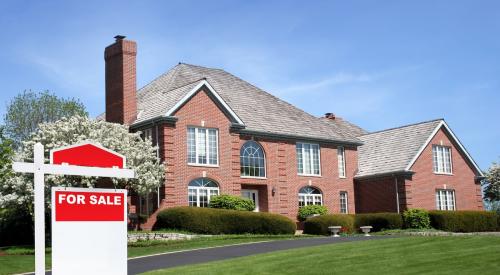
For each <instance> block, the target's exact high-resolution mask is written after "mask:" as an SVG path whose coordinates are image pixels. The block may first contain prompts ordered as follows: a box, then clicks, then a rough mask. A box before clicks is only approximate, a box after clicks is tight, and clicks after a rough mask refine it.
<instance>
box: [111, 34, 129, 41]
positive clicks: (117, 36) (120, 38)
mask: <svg viewBox="0 0 500 275" xmlns="http://www.w3.org/2000/svg"><path fill="white" fill-rule="evenodd" d="M114 38H115V39H116V41H120V40H123V39H125V38H126V36H125V35H116V36H115V37H114Z"/></svg>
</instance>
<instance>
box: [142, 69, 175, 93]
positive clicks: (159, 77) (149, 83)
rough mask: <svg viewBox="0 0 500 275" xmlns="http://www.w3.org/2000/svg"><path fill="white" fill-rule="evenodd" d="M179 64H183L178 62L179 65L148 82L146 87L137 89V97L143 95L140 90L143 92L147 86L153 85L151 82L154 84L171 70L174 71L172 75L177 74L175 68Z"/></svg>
mask: <svg viewBox="0 0 500 275" xmlns="http://www.w3.org/2000/svg"><path fill="white" fill-rule="evenodd" d="M181 64H183V63H181V62H179V64H177V65H175V66H174V67H173V68H172V69H170V70H167V71H166V72H164V73H162V74H160V75H159V76H157V77H155V78H154V79H153V80H151V81H149V82H148V83H147V84H146V85H144V86H142V87H141V88H139V89H137V95H139V93H141V94H142V93H143V91H142V90H143V89H144V88H146V87H148V86H149V85H151V84H153V82H155V81H157V80H159V79H161V78H162V77H164V76H165V75H167V74H169V73H170V72H172V71H173V70H175V71H174V72H173V73H177V70H176V68H177V67H178V66H179V65H181Z"/></svg>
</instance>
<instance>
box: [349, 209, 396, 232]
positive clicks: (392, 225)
mask: <svg viewBox="0 0 500 275" xmlns="http://www.w3.org/2000/svg"><path fill="white" fill-rule="evenodd" d="M355 224H356V228H357V229H358V228H359V227H360V226H367V225H371V226H372V227H373V229H372V230H371V231H372V232H376V231H381V230H383V229H401V228H403V219H402V218H401V215H400V214H398V213H373V214H356V215H355Z"/></svg>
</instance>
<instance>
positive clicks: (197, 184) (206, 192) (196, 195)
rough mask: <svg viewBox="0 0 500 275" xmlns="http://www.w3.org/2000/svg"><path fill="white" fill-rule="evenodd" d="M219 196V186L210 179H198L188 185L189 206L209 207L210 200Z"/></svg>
mask: <svg viewBox="0 0 500 275" xmlns="http://www.w3.org/2000/svg"><path fill="white" fill-rule="evenodd" d="M217 195H219V185H218V184H217V183H216V182H215V181H213V180H211V179H208V178H197V179H195V180H192V181H191V182H190V183H189V185H188V203H189V206H196V207H208V205H209V204H210V198H211V197H212V196H217Z"/></svg>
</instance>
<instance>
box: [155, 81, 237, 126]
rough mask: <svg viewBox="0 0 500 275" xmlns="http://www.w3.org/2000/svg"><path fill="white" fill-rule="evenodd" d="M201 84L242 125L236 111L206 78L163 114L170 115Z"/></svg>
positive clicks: (196, 90)
mask: <svg viewBox="0 0 500 275" xmlns="http://www.w3.org/2000/svg"><path fill="white" fill-rule="evenodd" d="M203 86H205V87H207V88H208V90H209V91H210V93H212V94H213V95H214V96H215V98H216V99H217V101H219V103H220V104H221V105H222V106H223V107H224V109H226V111H227V112H228V113H229V114H230V115H231V116H232V117H233V118H234V119H235V120H236V121H237V122H238V123H239V124H241V125H244V123H243V121H242V120H241V119H240V118H239V117H238V115H236V113H235V112H234V111H233V109H231V107H229V105H227V103H226V102H225V101H224V99H222V97H221V96H220V95H219V94H218V93H217V92H216V91H215V89H214V88H213V87H212V85H210V83H208V81H206V80H202V81H200V83H198V85H196V86H195V87H194V88H193V89H191V91H189V92H188V93H187V94H186V95H185V96H184V97H183V98H182V99H181V100H179V101H178V102H177V103H176V104H175V105H174V107H172V108H170V110H168V111H167V113H166V114H165V116H172V115H173V114H174V113H175V111H177V110H178V109H179V108H180V107H181V106H182V105H184V104H185V103H186V102H187V101H189V99H190V98H191V97H192V96H193V95H194V94H196V93H197V92H198V91H199V90H200V89H201V88H202V87H203Z"/></svg>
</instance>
